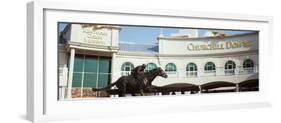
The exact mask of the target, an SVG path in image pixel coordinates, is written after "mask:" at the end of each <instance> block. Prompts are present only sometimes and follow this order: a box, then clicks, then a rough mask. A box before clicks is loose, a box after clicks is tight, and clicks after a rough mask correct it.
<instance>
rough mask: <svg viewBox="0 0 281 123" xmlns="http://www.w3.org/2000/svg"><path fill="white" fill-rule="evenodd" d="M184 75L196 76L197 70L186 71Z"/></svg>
mask: <svg viewBox="0 0 281 123" xmlns="http://www.w3.org/2000/svg"><path fill="white" fill-rule="evenodd" d="M186 77H197V71H186Z"/></svg>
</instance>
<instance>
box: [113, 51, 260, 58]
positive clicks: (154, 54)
mask: <svg viewBox="0 0 281 123" xmlns="http://www.w3.org/2000/svg"><path fill="white" fill-rule="evenodd" d="M249 54H252V55H255V54H258V50H250V51H239V52H229V53H214V54H159V53H152V52H128V51H119V52H118V53H117V55H123V56H143V57H156V56H157V57H183V58H185V57H231V56H243V55H249Z"/></svg>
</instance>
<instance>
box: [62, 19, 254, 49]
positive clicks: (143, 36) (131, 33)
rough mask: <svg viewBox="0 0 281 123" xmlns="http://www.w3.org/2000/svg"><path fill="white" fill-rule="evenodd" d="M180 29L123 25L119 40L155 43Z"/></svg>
mask: <svg viewBox="0 0 281 123" xmlns="http://www.w3.org/2000/svg"><path fill="white" fill-rule="evenodd" d="M65 26H66V24H65V23H59V30H60V31H62V30H63V29H64V28H65ZM179 29H183V28H167V27H162V31H161V27H144V26H121V31H120V33H119V42H121V43H135V44H155V43H156V41H157V37H158V36H159V35H160V34H161V32H162V34H163V35H164V36H170V35H171V34H174V33H177V32H178V30H179ZM210 31H211V30H210V29H198V36H199V37H204V36H205V35H206V33H208V32H210ZM223 31H224V33H225V34H226V35H236V34H244V33H251V32H253V31H239V30H223Z"/></svg>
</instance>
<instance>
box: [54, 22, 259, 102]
mask: <svg viewBox="0 0 281 123" xmlns="http://www.w3.org/2000/svg"><path fill="white" fill-rule="evenodd" d="M57 34H58V41H57V42H58V55H57V57H58V82H57V83H58V86H57V87H58V100H68V99H98V98H123V97H135V96H166V95H175V96H180V95H182V96H184V95H194V94H196V95H202V94H213V93H243V92H258V91H259V32H258V31H252V30H233V29H207V28H187V27H186V28H183V27H159V26H145V25H141V26H140V25H114V24H97V23H69V22H58V29H57Z"/></svg>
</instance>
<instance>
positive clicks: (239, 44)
mask: <svg viewBox="0 0 281 123" xmlns="http://www.w3.org/2000/svg"><path fill="white" fill-rule="evenodd" d="M252 45H253V43H252V42H251V41H228V42H220V43H212V42H211V43H206V44H193V43H190V44H188V45H187V49H188V50H189V51H201V50H223V49H236V48H249V47H251V46H252Z"/></svg>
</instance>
